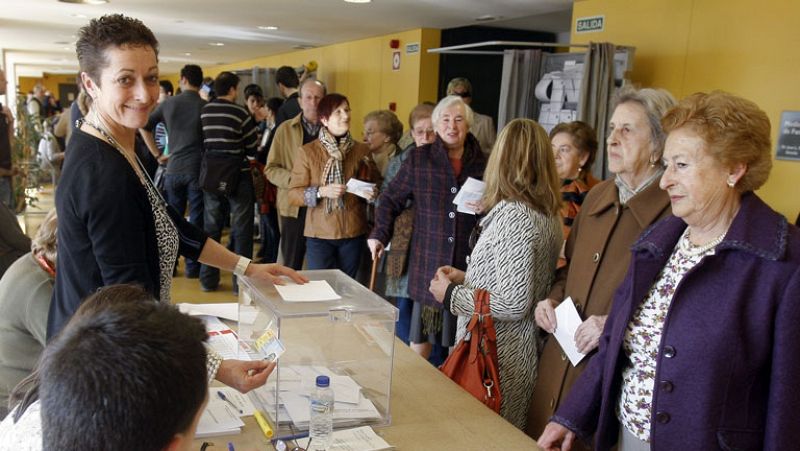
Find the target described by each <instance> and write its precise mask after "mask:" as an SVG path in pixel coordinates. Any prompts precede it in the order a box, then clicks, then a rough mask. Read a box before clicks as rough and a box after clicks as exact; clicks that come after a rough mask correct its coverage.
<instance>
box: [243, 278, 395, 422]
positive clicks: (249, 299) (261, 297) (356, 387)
mask: <svg viewBox="0 0 800 451" xmlns="http://www.w3.org/2000/svg"><path fill="white" fill-rule="evenodd" d="M301 274H303V275H304V276H306V277H307V278H308V279H309V280H310V281H311V282H310V283H309V284H307V285H302V286H296V285H294V284H291V283H289V282H287V285H285V286H276V285H273V284H272V283H270V282H266V281H262V280H254V279H250V278H247V277H243V278H240V281H239V325H238V327H239V329H238V335H239V354H240V357H243V358H250V359H269V360H272V359H277V364H278V365H277V368H276V370H275V372H273V373H272V375H271V376H270V377H269V379H268V381H267V384H266V385H264V386H263V387H260V388H258V389H256V390H253V391H251V392H250V393H248V396H249V397H250V400H251V401H253V403H254V405H255V406H256V409H257V410H259V411H260V412H261V413H262V415H263V416H264V417H265V418H266V419H267V421H268V423H269V427H270V428H272V429H273V432H274V434H275V435H276V436H284V435H292V434H297V433H302V432H303V431H307V430H308V421H309V414H310V410H309V407H310V403H309V396H310V394H311V392H312V391H313V389H314V382H315V379H316V376H318V375H326V376H329V377H330V381H331V387H333V391H334V396H335V404H334V413H333V423H334V428H345V427H355V426H361V425H373V426H385V425H389V424H390V423H391V415H390V405H389V400H390V399H391V393H390V391H391V387H392V365H393V359H394V343H395V340H394V333H395V330H394V329H395V322H396V321H397V316H398V311H397V308H395V307H394V306H393V305H391V304H390V303H389V302H387V301H386V300H385V299H383V298H381V297H380V296H378V295H376V294H375V293H373V292H371V291H370V290H368V289H367V288H366V287H364V286H363V285H361V284H360V283H358V282H356V281H355V280H353V279H352V278H350V277H348V276H347V275H346V274H344V273H343V272H341V271H339V270H314V271H302V272H301ZM276 339H277V340H276Z"/></svg>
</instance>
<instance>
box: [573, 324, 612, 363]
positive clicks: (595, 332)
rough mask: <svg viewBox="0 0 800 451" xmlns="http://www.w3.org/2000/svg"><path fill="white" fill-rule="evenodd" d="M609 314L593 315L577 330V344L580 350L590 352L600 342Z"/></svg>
mask: <svg viewBox="0 0 800 451" xmlns="http://www.w3.org/2000/svg"><path fill="white" fill-rule="evenodd" d="M606 318H608V316H607V315H604V316H597V315H592V316H590V317H589V318H587V319H586V321H584V322H583V323H581V325H580V326H578V329H577V330H576V331H575V346H577V347H578V352H581V353H583V354H588V353H589V352H591V351H592V350H593V349H594V348H596V347H597V345H598V344H599V343H600V335H602V334H603V327H604V326H605V325H606Z"/></svg>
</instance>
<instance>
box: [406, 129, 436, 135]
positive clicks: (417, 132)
mask: <svg viewBox="0 0 800 451" xmlns="http://www.w3.org/2000/svg"><path fill="white" fill-rule="evenodd" d="M411 132H412V133H414V134H415V135H417V136H423V135H425V136H427V135H432V134H433V129H432V128H421V129H416V128H415V129H412V130H411Z"/></svg>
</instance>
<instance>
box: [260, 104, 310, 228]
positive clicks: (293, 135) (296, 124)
mask: <svg viewBox="0 0 800 451" xmlns="http://www.w3.org/2000/svg"><path fill="white" fill-rule="evenodd" d="M302 116H303V115H302V114H298V115H297V116H295V117H294V118H292V119H289V120H288V121H284V122H283V123H282V124H281V125H279V126H278V128H277V129H275V131H274V132H273V133H275V138H274V139H273V140H272V147H271V148H270V150H269V155H267V164H266V166H265V167H264V175H266V176H267V180H269V181H270V183H272V184H273V185H275V186H276V187H278V198H277V200H276V201H275V204H276V206H277V207H278V214H279V215H281V216H286V217H290V218H296V217H297V212H298V209H299V207H297V206H296V205H291V204H290V203H289V181H290V180H291V176H292V167H293V166H294V155H295V154H296V153H297V150H298V149H299V148H300V147H301V146H302V145H303V124H302V122H301V120H302V119H301V117H302Z"/></svg>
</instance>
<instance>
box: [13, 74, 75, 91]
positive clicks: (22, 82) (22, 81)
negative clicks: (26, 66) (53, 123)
mask: <svg viewBox="0 0 800 451" xmlns="http://www.w3.org/2000/svg"><path fill="white" fill-rule="evenodd" d="M36 83H41V84H42V86H44V89H47V90H49V91H50V92H52V93H53V94H54V95H55V96H58V85H59V84H71V85H74V84H75V75H74V74H66V75H65V74H48V73H46V72H45V73H44V74H43V75H42V77H41V78H36V77H19V81H18V85H17V86H18V87H17V89H18V90H19V92H21V93H23V94H27V93H28V92H30V91H33V87H34V86H36Z"/></svg>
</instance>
